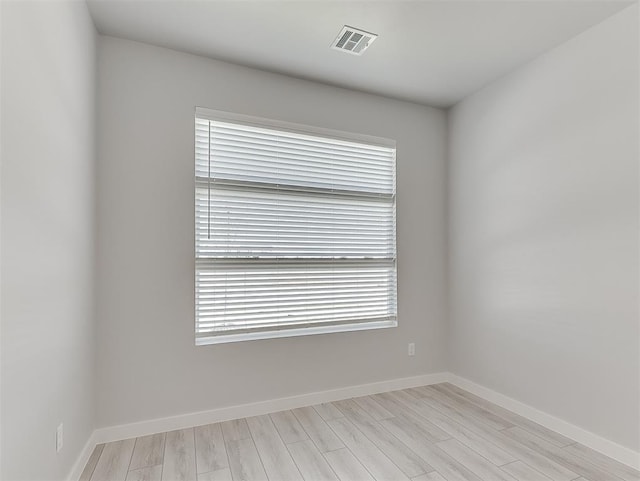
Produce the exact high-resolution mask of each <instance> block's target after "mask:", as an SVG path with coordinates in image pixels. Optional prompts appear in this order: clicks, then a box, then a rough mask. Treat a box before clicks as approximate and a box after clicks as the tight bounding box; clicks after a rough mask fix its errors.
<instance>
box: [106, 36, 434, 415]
mask: <svg viewBox="0 0 640 481" xmlns="http://www.w3.org/2000/svg"><path fill="white" fill-rule="evenodd" d="M195 106H202V107H208V108H212V109H218V110H225V111H230V112H236V113H241V114H248V115H256V116H261V117H267V118H273V119H278V120H284V121H290V122H298V123H303V124H309V125H314V126H319V127H326V128H331V129H340V130H346V131H352V132H357V133H363V134H370V135H375V136H381V137H388V138H392V139H395V140H397V143H398V151H397V158H398V162H397V164H398V167H397V177H398V178H397V185H398V204H397V210H398V213H397V217H398V258H399V260H398V273H399V280H398V285H399V307H398V316H399V327H398V328H395V329H384V330H377V331H366V332H353V333H340V334H326V335H316V336H305V337H298V338H287V339H273V340H260V341H249V342H241V343H233V344H222V345H210V346H199V347H196V346H195V345H194V294H193V292H194V285H193V283H194V281H193V275H194V274H193V271H194V232H193V231H194V214H193V205H194V184H193V177H194V133H193V123H194V122H193V118H194V107H195ZM98 113H99V116H98V125H99V128H98V131H99V172H98V191H99V195H98V220H99V227H98V231H99V253H98V293H99V295H98V296H99V300H98V302H99V306H98V311H99V353H98V379H99V385H98V425H99V426H110V425H117V424H121V423H128V422H135V421H140V420H145V419H152V418H156V417H161V416H171V415H177V414H181V413H189V412H194V411H200V410H209V409H213V408H217V407H223V406H231V405H236V404H242V403H248V402H253V401H259V400H267V399H273V398H279V397H284V396H290V395H295V394H299V393H308V392H314V391H322V390H326V389H335V388H339V387H344V386H351V385H356V384H363V383H368V382H375V381H382V380H387V379H394V378H400V377H404V376H412V375H420V374H427V373H432V372H439V371H443V370H444V369H445V367H446V366H445V364H444V361H445V337H444V335H445V301H444V291H445V286H444V283H443V281H442V280H443V279H444V269H445V247H444V237H445V222H444V214H445V212H444V210H445V209H444V198H445V193H444V188H445V178H444V156H445V145H444V144H445V129H446V116H445V113H444V112H443V111H440V110H437V109H432V108H427V107H424V106H419V105H415V104H411V103H406V102H400V101H396V100H391V99H388V98H383V97H377V96H374V95H368V94H363V93H359V92H354V91H349V90H344V89H340V88H335V87H329V86H326V85H321V84H317V83H313V82H308V81H303V80H298V79H294V78H291V77H286V76H282V75H276V74H271V73H266V72H263V71H259V70H254V69H250V68H245V67H239V66H235V65H231V64H228V63H223V62H218V61H214V60H209V59H205V58H201V57H196V56H191V55H187V54H184V53H179V52H175V51H172V50H167V49H163V48H158V47H152V46H148V45H144V44H140V43H136V42H131V41H126V40H119V39H115V38H109V37H102V38H101V40H100V47H99V89H98ZM408 342H415V343H416V356H415V357H408V356H407V343H408Z"/></svg>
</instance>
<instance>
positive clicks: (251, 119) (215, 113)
mask: <svg viewBox="0 0 640 481" xmlns="http://www.w3.org/2000/svg"><path fill="white" fill-rule="evenodd" d="M195 117H197V118H199V119H204V120H210V121H221V122H231V123H239V124H243V125H247V126H254V127H263V128H271V129H275V130H282V131H286V132H291V133H299V134H307V135H313V136H319V137H324V138H330V139H335V140H342V141H347V142H358V143H364V144H369V145H372V146H380V147H387V148H391V149H393V150H394V184H395V171H396V168H397V167H396V163H395V149H396V141H395V140H391V139H387V138H384V137H376V136H371V135H365V134H357V133H351V132H344V131H339V130H333V129H326V128H322V127H314V126H309V125H303V124H297V123H291V122H284V121H279V120H274V119H268V118H262V117H255V116H249V115H243V114H236V113H231V112H224V111H219V110H212V109H207V108H203V107H196V109H195ZM194 137H195V135H194ZM193 158H194V159H195V147H194V154H193ZM195 190H196V180H195V175H194V192H195ZM396 205H397V193H396V192H395V185H394V201H393V208H394V211H395V208H396ZM194 215H195V214H194ZM394 218H395V214H394ZM194 225H195V223H194ZM393 237H394V242H395V245H396V257H395V264H394V267H395V290H396V292H395V293H394V301H395V303H396V313H395V318H394V319H390V320H382V321H370V322H354V323H353V324H349V323H345V324H334V325H326V326H314V327H303V328H299V327H298V328H283V329H274V330H269V331H254V332H243V333H233V334H215V335H211V336H198V335H197V334H196V338H195V344H196V345H197V346H203V345H210V344H224V343H230V342H239V341H250V340H259V339H275V338H285V337H298V336H308V335H316V334H328V333H338V332H352V331H364V330H376V329H388V328H394V327H397V326H398V318H397V300H398V295H397V289H398V275H397V274H398V262H397V220H396V221H395V222H394V231H393ZM196 262H197V255H196V254H195V252H194V277H195V275H196V274H197V271H196V270H197V267H196ZM194 290H195V289H194ZM196 308H197V306H196ZM194 316H197V312H195V311H194ZM196 325H197V318H196Z"/></svg>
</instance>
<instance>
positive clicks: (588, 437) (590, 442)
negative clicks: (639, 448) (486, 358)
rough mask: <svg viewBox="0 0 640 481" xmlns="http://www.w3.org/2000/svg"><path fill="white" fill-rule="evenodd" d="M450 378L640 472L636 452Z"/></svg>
mask: <svg viewBox="0 0 640 481" xmlns="http://www.w3.org/2000/svg"><path fill="white" fill-rule="evenodd" d="M448 377H449V382H450V383H451V384H455V385H456V386H458V387H459V388H461V389H464V390H466V391H469V392H471V393H473V394H475V395H477V396H480V397H481V398H483V399H486V400H487V401H491V402H492V403H494V404H497V405H498V406H500V407H503V408H505V409H508V410H509V411H513V412H514V413H516V414H520V415H521V416H524V417H525V418H527V419H529V420H531V421H535V422H537V423H538V424H541V425H542V426H544V427H546V428H548V429H551V430H552V431H555V432H557V433H560V434H562V435H563V436H566V437H568V438H571V439H573V440H574V441H577V442H579V443H581V444H584V445H585V446H587V447H589V448H591V449H593V450H595V451H598V452H600V453H602V454H604V455H605V456H609V457H610V458H613V459H615V460H616V461H619V462H621V463H623V464H626V465H627V466H631V467H632V468H634V469H638V470H640V453H637V452H635V451H633V450H632V449H629V448H626V447H624V446H621V445H620V444H618V443H615V442H613V441H610V440H608V439H606V438H603V437H602V436H599V435H597V434H594V433H592V432H590V431H587V430H586V429H583V428H581V427H579V426H576V425H575V424H571V423H569V422H567V421H564V420H562V419H560V418H557V417H555V416H552V415H551V414H547V413H545V412H543V411H540V410H538V409H536V408H534V407H532V406H529V405H528V404H525V403H523V402H521V401H517V400H516V399H513V398H510V397H508V396H505V395H504V394H500V393H498V392H496V391H493V390H491V389H489V388H486V387H484V386H481V385H480V384H476V383H474V382H473V381H470V380H468V379H465V378H463V377H460V376H458V375H456V374H452V373H449V376H448Z"/></svg>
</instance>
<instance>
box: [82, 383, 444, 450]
mask: <svg viewBox="0 0 640 481" xmlns="http://www.w3.org/2000/svg"><path fill="white" fill-rule="evenodd" d="M446 380H447V373H435V374H424V375H422V376H413V377H405V378H399V379H390V380H388V381H380V382H374V383H370V384H360V385H357V386H349V387H343V388H338V389H332V390H330V391H321V392H313V393H308V394H300V395H297V396H291V397H285V398H279V399H270V400H267V401H258V402H255V403H250V404H241V405H239V406H229V407H223V408H218V409H213V410H211V411H201V412H196V413H189V414H182V415H178V416H170V417H166V418H160V419H150V420H148V421H141V422H138V423H132V424H121V425H119V426H110V427H105V428H100V429H97V430H96V431H95V432H94V438H95V442H96V443H108V442H111V441H118V440H121V439H129V438H134V437H139V436H146V435H149V434H155V433H162V432H165V431H172V430H174V429H184V428H190V427H193V426H201V425H203V424H210V423H217V422H220V421H229V420H231V419H239V418H245V417H250V416H259V415H262V414H269V413H273V412H277V411H283V410H287V409H295V408H300V407H305V406H311V405H314V404H320V403H326V402H332V401H339V400H341V399H349V398H352V397H358V396H367V395H369V394H376V393H381V392H387V391H395V390H398V389H407V388H410V387H417V386H426V385H428V384H437V383H441V382H445V381H446Z"/></svg>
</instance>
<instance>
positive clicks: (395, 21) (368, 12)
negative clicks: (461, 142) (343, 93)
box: [88, 0, 631, 107]
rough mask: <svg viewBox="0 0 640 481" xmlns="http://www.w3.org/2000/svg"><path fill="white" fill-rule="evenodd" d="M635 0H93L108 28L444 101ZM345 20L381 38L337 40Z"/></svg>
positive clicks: (101, 25)
mask: <svg viewBox="0 0 640 481" xmlns="http://www.w3.org/2000/svg"><path fill="white" fill-rule="evenodd" d="M630 3H631V2H628V1H615V0H603V1H593V0H589V1H581V0H569V1H563V0H538V1H514V0H502V1H484V0H472V1H457V0H440V1H393V0H389V1H350V0H342V1H328V0H325V1H319V0H316V1H305V0H299V1H274V0H259V1H240V0H228V1H220V0H208V1H207V0H153V1H152V0H88V4H89V9H90V11H91V14H92V16H93V19H94V22H95V24H96V27H97V28H98V31H99V32H100V33H102V34H105V35H112V36H117V37H124V38H129V39H132V40H139V41H142V42H147V43H150V44H154V45H160V46H164V47H169V48H173V49H176V50H182V51H185V52H190V53H194V54H199V55H204V56H208V57H212V58H217V59H221V60H226V61H231V62H234V63H238V64H244V65H248V66H252V67H257V68H261V69H265V70H270V71H274V72H280V73H284V74H288V75H293V76H296V77H301V78H306V79H311V80H317V81H320V82H326V83H329V84H333V85H338V86H342V87H348V88H354V89H358V90H363V91H367V92H372V93H376V94H381V95H387V96H390V97H396V98H401V99H406V100H411V101H415V102H420V103H425V104H430V105H434V106H442V107H446V106H450V105H452V104H454V103H456V102H457V101H459V100H460V99H462V98H463V97H465V96H466V95H468V94H470V93H471V92H473V91H475V90H477V89H479V88H480V87H482V86H483V85H485V84H487V83H488V82H490V81H491V80H493V79H495V78H497V77H499V76H501V75H503V74H505V73H507V72H509V71H510V70H512V69H514V68H516V67H517V66H519V65H521V64H523V63H525V62H527V61H528V60H531V59H532V58H534V57H536V56H537V55H540V54H541V53H543V52H544V51H546V50H548V49H550V48H552V47H554V46H556V45H559V44H561V43H563V42H565V41H566V40H568V39H570V38H571V37H574V36H575V35H577V34H578V33H580V32H582V31H584V30H585V29H587V28H589V27H590V26H592V25H595V24H596V23H599V22H601V21H602V20H604V19H605V18H607V17H608V16H611V15H612V14H614V13H615V12H617V11H618V10H621V9H622V8H624V7H625V6H627V5H629V4H630ZM345 24H347V25H351V26H354V27H358V28H362V29H364V30H367V31H370V32H374V33H377V34H378V35H379V36H380V37H379V38H378V39H377V40H376V41H375V42H374V43H373V44H372V46H371V47H370V48H369V49H368V50H367V51H366V52H365V54H364V55H363V56H362V57H357V56H354V55H349V54H346V53H343V52H339V51H336V50H332V49H330V48H329V45H330V44H331V42H332V41H333V40H334V38H335V36H336V35H337V34H338V32H339V31H340V29H341V27H342V26H343V25H345Z"/></svg>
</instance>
